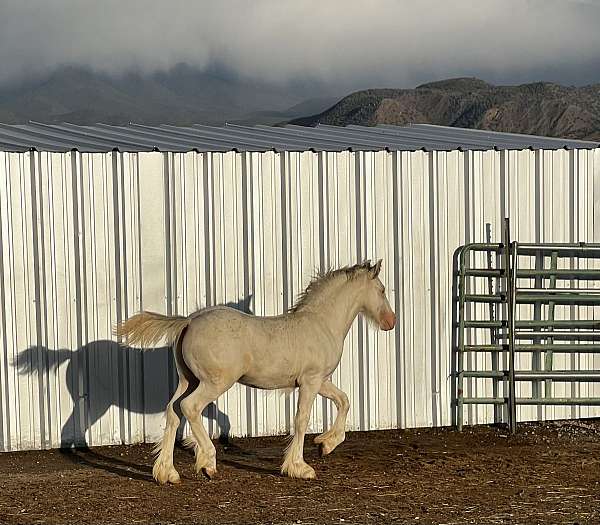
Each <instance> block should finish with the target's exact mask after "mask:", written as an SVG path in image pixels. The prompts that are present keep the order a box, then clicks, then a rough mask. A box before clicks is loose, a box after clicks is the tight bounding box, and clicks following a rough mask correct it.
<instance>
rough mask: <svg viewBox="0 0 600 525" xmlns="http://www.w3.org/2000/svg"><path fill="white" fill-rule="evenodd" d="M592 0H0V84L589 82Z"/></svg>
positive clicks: (594, 22) (599, 65)
mask: <svg viewBox="0 0 600 525" xmlns="http://www.w3.org/2000/svg"><path fill="white" fill-rule="evenodd" d="M598 27H600V2H599V1H592V0H588V1H574V0H571V1H567V0H471V1H460V0H457V1H445V0H422V1H413V2H407V1H399V0H363V1H358V0H343V1H342V0H335V1H328V0H319V1H317V0H294V1H286V0H253V1H241V0H222V1H214V2H208V1H191V0H189V1H188V0H170V1H168V2H167V1H164V0H162V1H155V0H152V1H148V0H101V1H98V0H96V1H90V0H70V1H69V0H52V1H51V2H49V1H45V0H44V1H28V0H0V64H1V65H0V83H4V84H6V83H9V82H13V81H18V80H21V79H23V78H26V77H29V76H32V75H43V74H44V73H47V72H49V71H51V70H52V69H54V68H56V67H57V66H59V65H65V64H69V65H85V66H88V67H91V68H93V69H95V70H98V71H102V72H107V73H121V72H124V71H129V70H136V71H140V72H151V71H158V70H166V69H169V68H170V67H172V66H174V65H175V64H177V63H180V62H186V63H188V64H190V65H192V66H196V67H199V68H205V67H208V66H217V67H221V68H226V69H228V70H230V71H233V72H235V73H237V74H239V75H240V76H245V77H250V78H255V79H262V80H267V81H270V82H276V83H285V82H288V81H290V80H298V79H310V80H317V81H321V82H324V83H326V84H330V85H337V86H340V87H363V86H373V87H382V86H394V87H402V86H405V87H408V86H413V85H415V84H417V83H419V82H423V81H427V80H432V79H436V78H443V77H448V76H463V75H469V76H480V77H483V78H485V79H488V80H491V81H498V82H515V81H517V82H520V81H523V82H524V81H531V80H539V79H545V80H556V81H561V82H564V83H587V82H593V81H600V31H598Z"/></svg>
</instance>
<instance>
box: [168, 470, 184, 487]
mask: <svg viewBox="0 0 600 525" xmlns="http://www.w3.org/2000/svg"><path fill="white" fill-rule="evenodd" d="M169 483H171V484H172V485H179V484H180V483H181V478H180V477H179V472H177V471H176V470H175V471H173V472H171V473H170V474H169Z"/></svg>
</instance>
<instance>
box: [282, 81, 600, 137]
mask: <svg viewBox="0 0 600 525" xmlns="http://www.w3.org/2000/svg"><path fill="white" fill-rule="evenodd" d="M291 123H292V124H299V125H304V126H314V125H316V124H319V123H321V124H331V125H338V126H345V125H348V124H360V125H364V126H374V125H377V124H398V125H406V124H410V123H428V124H439V125H444V126H457V127H463V128H476V129H487V130H493V131H505V132H512V133H527V134H533V135H545V136H551V137H552V136H554V137H564V138H574V139H587V140H596V141H597V140H600V84H594V85H590V86H584V87H567V86H561V85H559V84H553V83H548V82H537V83H533V84H523V85H519V86H494V85H492V84H488V83H487V82H484V81H483V80H479V79H477V78H456V79H449V80H442V81H439V82H432V83H429V84H423V85H421V86H418V87H417V88H415V89H368V90H363V91H357V92H355V93H352V94H350V95H348V96H347V97H345V98H343V99H342V100H340V101H339V102H338V103H337V104H336V105H334V106H333V107H331V108H330V109H327V110H325V111H323V112H321V113H318V114H315V115H313V116H310V117H303V118H299V119H295V120H292V121H291Z"/></svg>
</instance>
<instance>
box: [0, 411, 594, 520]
mask: <svg viewBox="0 0 600 525" xmlns="http://www.w3.org/2000/svg"><path fill="white" fill-rule="evenodd" d="M285 442H286V440H285V438H284V437H278V438H260V439H258V438H252V439H234V440H233V441H232V443H231V444H230V445H229V446H225V447H224V446H223V445H218V460H219V476H218V478H217V479H215V480H213V481H208V480H206V479H204V478H202V477H198V476H196V475H195V474H194V473H193V471H192V458H191V455H190V453H189V452H188V451H187V450H181V449H179V450H177V451H176V457H175V466H176V467H177V468H178V470H179V472H180V474H181V477H182V481H183V483H182V484H181V485H178V486H165V487H161V486H158V485H156V484H154V482H153V481H152V480H151V465H152V455H151V446H150V445H136V446H118V447H100V448H95V449H92V450H79V451H75V452H73V453H61V452H59V451H43V452H21V453H5V454H0V473H2V476H1V477H0V523H2V524H5V523H11V524H25V523H27V524H29V523H40V524H41V523H44V524H45V523H48V524H67V523H68V524H71V523H72V524H75V523H76V524H83V523H105V524H134V523H160V524H192V523H210V524H216V525H218V524H222V523H277V524H289V523H338V524H340V523H343V524H344V525H347V524H349V523H389V522H400V523H448V524H450V523H490V524H493V523H527V524H529V523H571V524H573V523H580V524H581V523H590V524H591V523H600V421H585V422H574V421H573V422H560V423H549V424H545V425H541V424H535V425H521V426H520V429H519V433H518V434H517V436H515V437H510V436H508V435H507V433H506V431H505V430H504V429H503V428H491V427H477V428H474V429H467V430H465V431H464V432H463V433H460V434H459V433H457V432H455V431H452V430H449V429H425V430H423V429H421V430H402V431H385V432H369V433H364V432H354V433H349V434H348V438H347V441H346V442H345V443H344V444H342V445H341V446H340V447H339V448H338V449H337V450H336V451H335V452H334V453H333V454H332V455H331V456H328V457H326V458H319V457H318V455H317V449H316V447H314V446H313V445H312V442H311V441H309V440H308V439H307V445H306V449H305V450H306V454H305V455H306V458H307V461H308V462H309V463H310V464H312V465H313V466H314V467H315V469H316V471H317V476H318V479H317V480H316V481H312V482H311V481H300V480H292V479H288V478H283V477H281V476H280V475H279V473H278V467H279V462H280V456H281V453H282V449H283V448H284V446H285Z"/></svg>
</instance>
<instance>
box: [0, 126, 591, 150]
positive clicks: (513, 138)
mask: <svg viewBox="0 0 600 525" xmlns="http://www.w3.org/2000/svg"><path fill="white" fill-rule="evenodd" d="M598 147H600V143H598V142H589V141H583V140H572V139H563V138H554V137H540V136H536V135H520V134H517V133H503V132H497V131H487V130H478V129H465V128H454V127H447V126H437V125H433V124H411V125H408V126H393V125H387V124H381V125H378V126H374V127H365V126H356V125H351V126H345V127H344V126H330V125H323V124H319V125H317V126H315V127H303V126H296V125H286V126H281V127H269V126H240V125H233V124H228V125H225V126H221V127H218V126H204V125H200V124H196V125H193V126H172V125H161V126H148V125H142V124H134V123H131V124H129V125H125V126H113V125H108V124H95V125H89V126H83V125H76V124H69V123H62V124H44V123H40V122H29V123H28V124H0V151H26V150H28V149H37V150H41V151H70V150H78V151H81V152H98V151H100V152H107V151H112V150H119V151H173V152H185V151H204V152H207V151H214V152H224V151H257V152H264V151H270V150H275V151H309V150H312V151H344V150H353V151H379V150H390V151H415V150H426V151H451V150H476V151H477V150H478V151H481V150H491V149H502V150H505V149H514V150H523V149H551V150H556V149H563V148H566V149H594V148H598Z"/></svg>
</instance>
